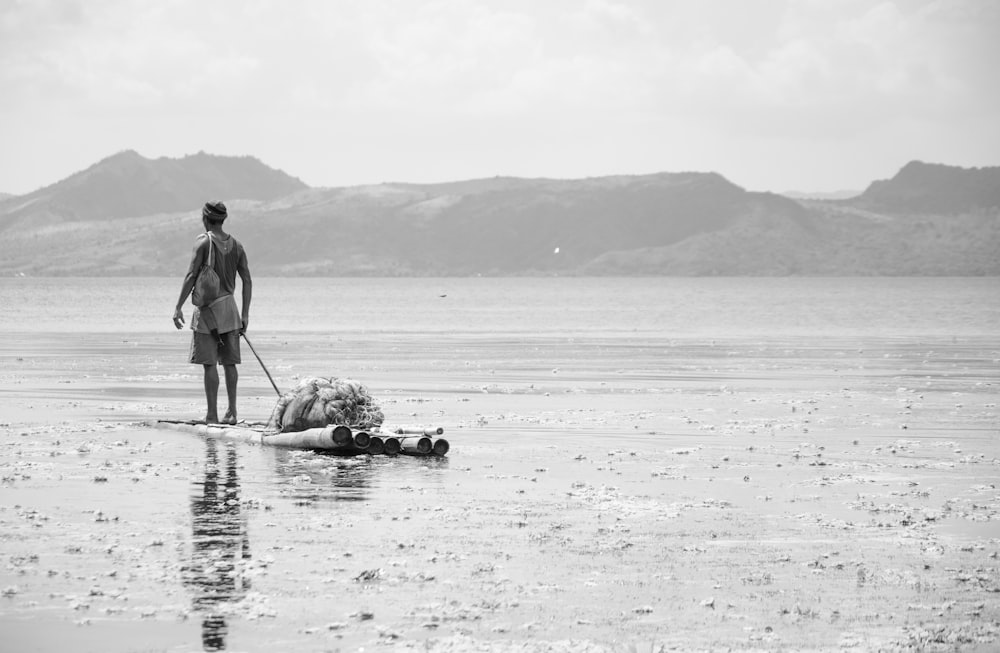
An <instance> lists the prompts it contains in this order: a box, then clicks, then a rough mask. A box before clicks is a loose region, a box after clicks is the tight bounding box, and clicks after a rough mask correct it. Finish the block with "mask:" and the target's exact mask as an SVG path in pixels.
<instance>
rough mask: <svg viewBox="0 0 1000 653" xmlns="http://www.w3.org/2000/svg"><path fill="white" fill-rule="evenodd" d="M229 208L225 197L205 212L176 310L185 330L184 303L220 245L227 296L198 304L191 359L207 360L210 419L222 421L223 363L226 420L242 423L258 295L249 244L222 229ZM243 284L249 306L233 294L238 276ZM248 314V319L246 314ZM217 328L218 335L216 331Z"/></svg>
mask: <svg viewBox="0 0 1000 653" xmlns="http://www.w3.org/2000/svg"><path fill="white" fill-rule="evenodd" d="M227 216H228V212H227V210H226V205H225V204H223V203H222V202H208V203H207V204H205V207H204V208H203V209H202V211H201V222H202V224H203V225H204V227H205V233H204V234H202V235H201V236H198V240H197V242H196V243H195V245H194V251H193V253H192V256H191V265H190V266H189V267H188V273H187V276H186V277H184V283H183V285H182V286H181V295H180V298H179V299H178V300H177V308H176V309H175V310H174V326H175V327H177V328H178V329H180V328H181V327H182V326H183V325H184V313H183V311H182V310H181V307H182V306H184V302H185V300H187V297H188V295H189V294H191V290H192V288H194V283H195V280H196V279H197V278H198V272H199V270H201V268H202V266H203V265H205V264H206V263H207V262H208V260H209V248H212V249H214V252H213V259H214V260H213V262H212V267H213V268H214V269H215V272H216V274H218V275H219V285H220V286H221V291H222V295H221V296H220V297H219V298H218V299H216V300H214V301H213V302H212V303H211V304H210V305H209V306H206V307H203V308H200V309H199V308H195V309H194V313H193V314H192V315H191V330H192V331H193V332H194V333H193V334H192V338H191V357H190V362H191V363H193V364H195V365H202V366H203V367H204V370H205V400H206V401H207V403H208V411H207V412H206V413H205V423H207V424H218V423H220V421H219V411H218V406H217V404H218V396H219V369H218V365H219V364H220V363H221V364H222V367H223V369H224V370H225V375H226V394H227V395H228V397H229V408H228V409H227V410H226V414H225V417H223V419H222V421H221V423H223V424H235V423H236V383H237V381H238V380H239V373H238V372H237V370H236V366H237V365H239V364H240V362H241V361H240V335H241V334H242V333H243V332H245V331H246V329H247V325H248V324H249V322H250V297H251V295H252V294H253V281H252V280H251V279H250V267H249V265H248V264H247V255H246V252H245V251H243V245H241V244H240V243H239V241H238V240H236V239H235V238H233V237H232V236H231V235H229V234H227V233H226V232H225V231H223V229H222V224H223V222H225V220H226V217H227ZM237 274H238V275H239V277H240V281H241V282H242V284H243V292H242V295H243V310H242V312H240V311H238V310H237V308H236V299H235V298H234V297H233V293H234V292H235V290H236V275H237ZM241 315H242V318H241V317H240V316H241ZM213 332H215V333H216V334H217V336H214V335H213Z"/></svg>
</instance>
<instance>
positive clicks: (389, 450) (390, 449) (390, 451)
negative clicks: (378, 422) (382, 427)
mask: <svg viewBox="0 0 1000 653" xmlns="http://www.w3.org/2000/svg"><path fill="white" fill-rule="evenodd" d="M382 442H383V444H384V445H385V453H386V455H389V456H395V455H396V454H398V453H399V452H400V450H401V449H402V446H401V445H400V444H399V438H397V437H393V436H391V435H387V436H385V437H384V438H382Z"/></svg>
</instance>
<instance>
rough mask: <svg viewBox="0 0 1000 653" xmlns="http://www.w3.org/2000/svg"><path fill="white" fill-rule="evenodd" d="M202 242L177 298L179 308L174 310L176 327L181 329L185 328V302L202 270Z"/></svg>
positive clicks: (194, 252)
mask: <svg viewBox="0 0 1000 653" xmlns="http://www.w3.org/2000/svg"><path fill="white" fill-rule="evenodd" d="M201 245H202V241H201V240H200V239H199V240H198V242H197V243H195V245H194V250H193V251H192V253H191V265H190V266H188V272H187V275H186V276H185V277H184V283H182V284H181V294H180V297H178V298H177V306H176V307H175V308H174V326H175V327H177V328H178V329H180V328H181V327H182V326H184V311H183V310H181V309H182V307H183V306H184V302H185V301H186V300H187V298H188V295H190V294H191V289H192V288H194V282H195V279H197V278H198V270H200V269H201V260H202V258H203V257H204V253H203V252H202V247H201Z"/></svg>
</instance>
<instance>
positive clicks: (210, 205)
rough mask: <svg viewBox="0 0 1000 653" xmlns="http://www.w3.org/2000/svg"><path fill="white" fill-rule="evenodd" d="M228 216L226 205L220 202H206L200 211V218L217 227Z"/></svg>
mask: <svg viewBox="0 0 1000 653" xmlns="http://www.w3.org/2000/svg"><path fill="white" fill-rule="evenodd" d="M228 216H229V213H228V212H227V211H226V205H225V204H223V203H222V202H206V203H205V206H204V208H202V210H201V217H202V218H204V219H205V221H206V222H208V224H210V225H215V226H219V225H220V224H222V223H223V221H224V220H225V219H226V218H227V217H228Z"/></svg>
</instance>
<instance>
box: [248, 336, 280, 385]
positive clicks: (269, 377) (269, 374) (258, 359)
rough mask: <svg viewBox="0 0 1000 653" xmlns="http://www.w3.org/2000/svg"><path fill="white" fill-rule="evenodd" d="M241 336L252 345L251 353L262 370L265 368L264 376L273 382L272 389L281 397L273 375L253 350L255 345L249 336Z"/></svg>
mask: <svg viewBox="0 0 1000 653" xmlns="http://www.w3.org/2000/svg"><path fill="white" fill-rule="evenodd" d="M240 335H241V336H243V339H244V340H246V341H247V344H248V345H250V351H252V352H253V355H254V357H255V358H256V359H257V362H258V363H260V366H261V368H263V370H264V374H267V380H268V381H270V382H271V387H272V388H274V391H275V392H277V393H278V396H279V397H280V396H281V390H278V384H277V383H275V382H274V379H272V378H271V373H270V372H268V371H267V367H266V366H265V365H264V361H262V360H261V359H260V356H258V355H257V350H256V349H254V348H253V343H251V342H250V338H247V334H245V333H240Z"/></svg>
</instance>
